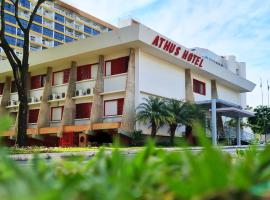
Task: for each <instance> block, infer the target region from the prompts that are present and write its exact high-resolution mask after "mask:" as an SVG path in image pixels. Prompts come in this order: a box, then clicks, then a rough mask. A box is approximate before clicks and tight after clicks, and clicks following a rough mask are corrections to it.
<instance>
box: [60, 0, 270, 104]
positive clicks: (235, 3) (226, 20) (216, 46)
mask: <svg viewBox="0 0 270 200" xmlns="http://www.w3.org/2000/svg"><path fill="white" fill-rule="evenodd" d="M64 1H65V2H67V3H70V4H72V5H73V6H75V7H77V8H79V9H81V10H83V11H86V12H88V13H89V14H92V15H94V16H96V17H98V18H100V19H102V20H104V21H106V22H109V23H111V24H113V25H116V26H117V25H118V22H119V20H121V19H125V18H128V17H132V18H134V19H136V20H138V21H139V22H141V23H142V24H145V25H146V26H149V27H150V28H152V29H154V30H156V31H157V32H159V33H161V34H164V35H166V36H167V37H168V38H170V39H172V40H174V41H176V42H178V43H179V44H182V45H184V46H186V47H188V48H192V47H202V48H207V49H209V50H211V51H213V52H215V53H216V54H218V55H235V56H236V57H237V61H240V62H246V64H247V78H248V79H249V80H251V81H252V82H254V83H256V84H257V86H256V88H255V89H254V91H253V92H252V93H249V94H248V97H247V103H248V105H250V106H253V107H255V106H257V105H259V104H262V97H261V96H262V95H261V88H260V82H261V81H260V80H262V87H263V96H264V98H263V103H264V105H267V104H268V89H267V80H269V84H270V0H113V1H111V0H99V1H96V0H64Z"/></svg>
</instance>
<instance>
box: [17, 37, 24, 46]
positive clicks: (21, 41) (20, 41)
mask: <svg viewBox="0 0 270 200" xmlns="http://www.w3.org/2000/svg"><path fill="white" fill-rule="evenodd" d="M23 44H24V42H23V40H20V39H17V46H18V47H22V48H23Z"/></svg>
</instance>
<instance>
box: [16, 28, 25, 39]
mask: <svg viewBox="0 0 270 200" xmlns="http://www.w3.org/2000/svg"><path fill="white" fill-rule="evenodd" d="M17 35H18V36H20V37H23V36H24V33H23V31H22V30H21V29H20V28H17Z"/></svg>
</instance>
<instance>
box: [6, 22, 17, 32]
mask: <svg viewBox="0 0 270 200" xmlns="http://www.w3.org/2000/svg"><path fill="white" fill-rule="evenodd" d="M5 29H6V32H7V33H11V34H16V27H14V26H10V25H8V24H6V25H5Z"/></svg>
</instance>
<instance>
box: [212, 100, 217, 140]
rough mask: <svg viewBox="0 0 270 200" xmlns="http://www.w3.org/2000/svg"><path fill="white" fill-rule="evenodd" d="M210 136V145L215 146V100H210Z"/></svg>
mask: <svg viewBox="0 0 270 200" xmlns="http://www.w3.org/2000/svg"><path fill="white" fill-rule="evenodd" d="M211 124H212V127H211V135H212V144H213V145H217V100H216V99H212V103H211Z"/></svg>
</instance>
